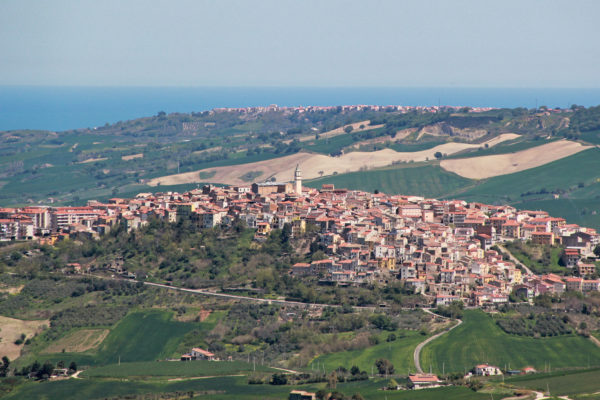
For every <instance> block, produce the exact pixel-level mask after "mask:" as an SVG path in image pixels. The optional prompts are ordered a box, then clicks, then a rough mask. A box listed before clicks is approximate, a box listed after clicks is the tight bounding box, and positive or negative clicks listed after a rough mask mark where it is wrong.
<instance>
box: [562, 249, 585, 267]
mask: <svg viewBox="0 0 600 400" xmlns="http://www.w3.org/2000/svg"><path fill="white" fill-rule="evenodd" d="M580 258H581V257H580V255H579V249H565V250H564V251H563V253H562V255H561V260H562V262H563V263H564V264H565V266H566V267H567V268H573V267H574V266H576V265H577V263H578V262H579V259H580Z"/></svg>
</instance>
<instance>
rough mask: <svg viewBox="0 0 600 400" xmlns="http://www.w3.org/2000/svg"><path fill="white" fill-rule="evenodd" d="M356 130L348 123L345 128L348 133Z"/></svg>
mask: <svg viewBox="0 0 600 400" xmlns="http://www.w3.org/2000/svg"><path fill="white" fill-rule="evenodd" d="M353 130H354V128H353V127H352V125H348V126H346V127H345V128H344V132H346V133H350V132H352V131H353Z"/></svg>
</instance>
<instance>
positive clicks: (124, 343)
mask: <svg viewBox="0 0 600 400" xmlns="http://www.w3.org/2000/svg"><path fill="white" fill-rule="evenodd" d="M172 317H173V313H172V312H169V311H162V310H153V311H144V312H133V313H131V314H129V315H127V316H126V317H125V318H123V319H122V320H121V321H120V322H119V323H118V324H117V325H116V326H115V327H114V328H113V329H111V331H110V333H109V334H108V336H107V337H106V339H104V341H103V342H102V343H101V344H100V345H99V346H98V348H97V350H95V351H91V352H83V353H67V352H65V353H56V354H43V355H38V356H33V355H29V356H28V357H27V360H30V359H33V358H37V359H39V360H40V362H42V361H45V360H50V361H52V362H55V363H56V362H58V361H60V360H64V361H68V362H71V361H75V362H76V363H77V364H78V365H106V364H116V363H118V362H119V360H120V361H121V362H122V363H128V362H137V361H156V360H162V359H165V358H169V357H173V356H179V355H180V354H178V353H177V350H182V349H181V348H180V343H181V342H182V341H183V339H184V337H185V335H186V334H188V333H190V332H191V331H193V330H196V331H199V332H203V331H204V332H206V331H208V330H210V329H212V327H214V324H215V318H216V316H214V315H211V317H209V318H208V319H207V320H206V321H204V322H202V323H190V322H179V321H175V320H173V318H172ZM200 339H201V338H200V337H199V338H198V340H200ZM197 345H200V343H198V344H197Z"/></svg>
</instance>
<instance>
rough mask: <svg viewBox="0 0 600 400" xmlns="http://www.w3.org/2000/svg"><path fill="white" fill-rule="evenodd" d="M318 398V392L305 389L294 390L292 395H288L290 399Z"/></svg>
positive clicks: (309, 399)
mask: <svg viewBox="0 0 600 400" xmlns="http://www.w3.org/2000/svg"><path fill="white" fill-rule="evenodd" d="M316 398H317V395H316V393H312V392H305V391H304V390H292V391H291V392H290V397H288V399H289V400H315V399H316Z"/></svg>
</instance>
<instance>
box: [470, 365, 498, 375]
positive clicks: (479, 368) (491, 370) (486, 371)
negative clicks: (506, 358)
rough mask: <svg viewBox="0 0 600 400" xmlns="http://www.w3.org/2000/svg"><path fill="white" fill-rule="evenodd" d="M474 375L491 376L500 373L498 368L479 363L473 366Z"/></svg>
mask: <svg viewBox="0 0 600 400" xmlns="http://www.w3.org/2000/svg"><path fill="white" fill-rule="evenodd" d="M475 375H479V376H492V375H502V371H500V368H498V367H495V366H493V365H488V364H479V365H476V366H475Z"/></svg>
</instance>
